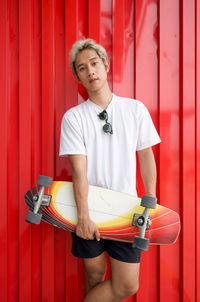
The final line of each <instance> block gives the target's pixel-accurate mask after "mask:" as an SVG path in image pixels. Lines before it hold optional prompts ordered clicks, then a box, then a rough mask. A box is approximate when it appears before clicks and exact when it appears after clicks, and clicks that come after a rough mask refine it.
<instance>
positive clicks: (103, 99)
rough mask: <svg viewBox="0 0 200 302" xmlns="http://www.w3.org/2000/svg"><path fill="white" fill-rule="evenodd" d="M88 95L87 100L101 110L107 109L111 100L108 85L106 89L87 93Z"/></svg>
mask: <svg viewBox="0 0 200 302" xmlns="http://www.w3.org/2000/svg"><path fill="white" fill-rule="evenodd" d="M88 95H89V99H90V100H91V101H92V102H93V103H95V104H96V105H98V106H99V107H101V108H102V109H103V110H105V109H106V108H107V107H108V105H109V104H110V102H111V100H112V92H111V90H110V88H109V86H108V85H107V87H104V89H101V90H98V91H94V92H93V91H92V92H89V93H88Z"/></svg>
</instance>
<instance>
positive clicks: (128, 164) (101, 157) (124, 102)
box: [60, 94, 161, 195]
mask: <svg viewBox="0 0 200 302" xmlns="http://www.w3.org/2000/svg"><path fill="white" fill-rule="evenodd" d="M102 111H103V109H102V108H101V107H99V106H98V105H96V104H95V103H93V102H92V101H90V100H89V99H88V100H87V101H85V102H83V103H81V104H80V105H77V106H75V107H73V108H71V109H70V110H68V111H67V112H66V113H65V115H64V117H63V120H62V125H61V138H60V156H67V155H70V154H83V155H86V156H87V177H88V183H89V184H91V185H96V186H101V187H105V188H109V189H112V190H116V191H120V192H125V193H129V194H132V195H137V192H136V151H138V150H142V149H145V148H148V147H151V146H153V145H155V144H158V143H160V142H161V140H160V138H159V136H158V133H157V131H156V129H155V127H154V125H153V122H152V119H151V117H150V114H149V112H148V110H147V109H146V107H145V106H144V105H143V104H142V103H141V102H140V101H137V100H133V99H128V98H122V97H118V96H116V95H114V94H113V97H112V101H111V102H110V104H109V106H108V107H107V109H106V111H107V113H108V122H109V123H111V125H112V129H113V134H110V133H105V132H104V131H103V126H104V125H105V121H104V120H100V118H99V117H98V114H99V113H101V112H102Z"/></svg>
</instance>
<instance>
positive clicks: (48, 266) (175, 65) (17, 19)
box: [0, 0, 200, 302]
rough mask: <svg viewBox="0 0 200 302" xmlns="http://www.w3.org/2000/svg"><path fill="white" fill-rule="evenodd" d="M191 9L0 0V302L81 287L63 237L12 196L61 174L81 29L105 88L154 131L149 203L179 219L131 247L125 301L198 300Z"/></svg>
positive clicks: (198, 132)
mask: <svg viewBox="0 0 200 302" xmlns="http://www.w3.org/2000/svg"><path fill="white" fill-rule="evenodd" d="M199 12H200V1H199V0H184V1H178V0H165V1H159V0H140V1H136V0H135V1H132V0H96V1H93V0H65V1H64V0H42V1H41V0H26V1H25V0H9V1H8V0H4V1H0V45H1V47H0V58H1V67H0V100H1V111H0V142H1V149H0V167H1V169H0V186H1V211H0V242H1V248H0V301H2V302H4V301H5V302H13V301H20V302H27V301H31V302H40V301H45V302H46V301H47V302H54V301H55V302H57V301H59V302H60V301H67V302H79V301H81V300H82V297H83V294H84V271H83V264H82V261H81V260H77V259H75V258H74V257H73V256H72V255H71V253H70V249H71V237H70V234H68V233H66V232H64V231H62V230H58V229H55V228H53V227H51V226H48V225H46V224H44V223H42V225H41V226H30V225H28V224H26V223H25V221H24V220H25V215H26V212H27V207H26V205H25V202H24V194H25V192H26V191H27V189H28V188H29V187H31V186H33V185H34V184H35V182H36V179H37V176H38V174H39V173H43V174H48V175H49V176H53V177H54V179H56V180H71V168H70V165H69V162H68V161H67V160H66V159H64V158H59V156H58V150H59V136H60V123H61V118H62V115H63V114H64V112H65V111H66V110H67V109H68V108H70V107H72V106H74V105H76V104H78V103H80V102H82V101H84V99H86V98H87V95H86V92H85V90H84V89H83V88H82V87H81V86H80V85H79V84H77V82H76V80H75V79H74V78H73V76H72V73H71V71H70V69H69V66H68V53H69V50H70V48H71V45H72V44H73V42H74V41H75V40H76V39H78V38H81V37H91V38H94V39H95V40H97V41H98V42H100V43H102V44H103V45H104V46H105V48H106V50H107V51H108V56H109V59H110V60H111V71H110V74H109V84H110V86H111V87H112V89H113V91H114V92H115V93H116V94H118V95H122V96H127V97H135V98H137V99H140V100H141V101H143V102H144V104H145V105H146V106H147V107H148V108H149V110H150V112H151V115H152V118H153V120H154V123H155V125H156V126H157V128H158V129H159V132H160V135H161V138H162V144H161V145H160V146H159V147H156V148H154V151H155V155H156V161H157V165H158V197H159V201H160V203H161V204H162V205H165V206H167V207H170V208H172V209H174V210H176V211H178V212H179V213H180V215H181V221H182V230H181V235H180V239H179V240H178V242H177V243H176V244H175V245H174V246H169V247H160V248H159V247H150V250H149V252H148V253H143V256H142V263H141V276H140V290H139V292H138V293H137V296H136V297H131V298H129V299H126V300H125V301H126V302H133V301H137V302H138V301H142V302H144V301H148V302H156V301H157V302H159V301H163V302H165V301H168V300H170V301H172V302H180V301H184V302H199V301H200V290H199V289H200V277H199V276H200V259H199V257H200V244H199V236H200V222H199V221H200V214H199V213H200V208H199V194H200V179H199V175H200V167H199V162H200V124H199V119H200V106H199V104H200V96H199V80H200V78H199V66H200V58H199V54H200V47H199V46H200V44H199V43H200V42H199V37H200V34H199V28H200V15H199ZM138 191H139V193H140V194H141V193H142V192H143V186H142V184H141V179H140V176H139V175H138ZM107 276H109V271H108V273H107Z"/></svg>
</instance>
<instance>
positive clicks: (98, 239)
mask: <svg viewBox="0 0 200 302" xmlns="http://www.w3.org/2000/svg"><path fill="white" fill-rule="evenodd" d="M95 237H96V240H97V241H100V233H99V231H98V230H97V231H96V232H95Z"/></svg>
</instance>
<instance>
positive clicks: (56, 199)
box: [25, 176, 180, 250]
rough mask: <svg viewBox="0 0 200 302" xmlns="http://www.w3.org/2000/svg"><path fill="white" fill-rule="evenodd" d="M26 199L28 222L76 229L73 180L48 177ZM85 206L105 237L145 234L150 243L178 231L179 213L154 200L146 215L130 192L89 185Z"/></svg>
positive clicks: (129, 237)
mask: <svg viewBox="0 0 200 302" xmlns="http://www.w3.org/2000/svg"><path fill="white" fill-rule="evenodd" d="M42 177H44V176H42ZM38 183H39V184H40V182H38ZM42 184H43V183H42ZM41 190H42V193H41ZM39 197H41V198H40V200H39V201H38V198H39ZM25 201H26V203H27V205H28V207H29V209H30V212H29V213H28V215H27V219H26V221H27V222H31V223H35V224H39V223H40V219H42V220H43V221H44V222H47V223H49V224H52V225H54V226H56V227H59V228H62V229H65V230H68V231H71V232H74V231H75V228H76V224H77V209H76V203H75V200H74V194H73V184H72V182H64V181H52V182H51V181H50V183H49V185H48V187H47V186H40V185H36V186H35V187H33V188H32V189H30V190H29V191H28V192H27V193H26V194H25ZM38 202H39V203H40V204H39V206H38ZM36 207H37V209H36ZM88 207H89V213H90V217H91V219H92V220H93V221H94V222H95V223H96V224H97V226H98V228H99V232H100V236H101V238H104V239H111V240H117V241H125V242H134V238H135V237H143V238H144V237H145V240H148V242H149V244H157V245H162V244H173V243H175V241H176V239H177V238H178V235H179V232H180V217H179V214H178V213H176V212H175V211H173V210H171V209H168V208H166V207H164V206H161V205H159V204H156V205H155V209H151V208H150V209H148V216H147V215H146V212H145V211H146V210H147V209H146V208H145V207H144V206H141V199H140V198H138V197H135V196H132V195H129V194H125V193H121V192H117V191H113V190H110V189H106V188H102V187H96V186H91V185H90V186H89V194H88ZM34 212H35V213H34ZM29 215H32V216H31V217H33V218H34V219H35V216H36V215H37V216H38V215H39V220H37V221H35V220H34V219H33V220H32V218H31V219H29V218H28V216H29ZM145 217H146V218H145ZM145 221H146V225H145V230H144V227H143V224H144V222H145ZM133 224H134V225H133ZM141 233H142V234H141ZM144 235H145V236H144ZM141 249H143V248H141ZM147 249H148V247H146V248H144V250H147Z"/></svg>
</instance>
